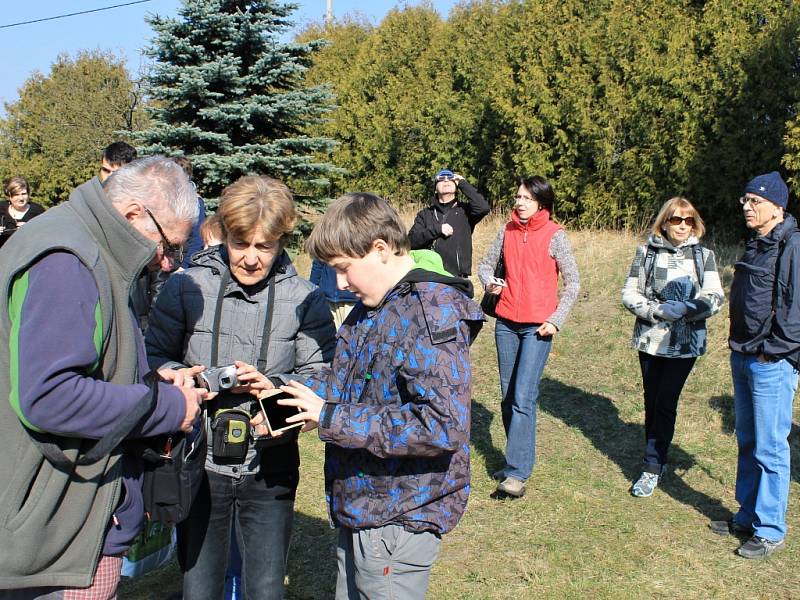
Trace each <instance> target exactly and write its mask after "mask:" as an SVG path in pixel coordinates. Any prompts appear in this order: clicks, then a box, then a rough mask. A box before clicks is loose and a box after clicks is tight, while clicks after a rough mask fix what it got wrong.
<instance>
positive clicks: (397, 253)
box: [279, 193, 484, 600]
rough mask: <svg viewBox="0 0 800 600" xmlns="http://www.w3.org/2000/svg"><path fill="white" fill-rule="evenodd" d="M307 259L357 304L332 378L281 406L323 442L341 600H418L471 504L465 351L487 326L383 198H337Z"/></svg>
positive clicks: (460, 282)
mask: <svg viewBox="0 0 800 600" xmlns="http://www.w3.org/2000/svg"><path fill="white" fill-rule="evenodd" d="M306 248H307V250H308V252H309V254H311V256H312V257H314V258H316V259H318V260H321V261H324V262H326V263H328V264H329V265H330V266H331V267H333V268H334V269H335V270H336V274H337V284H338V285H339V287H340V288H341V289H347V290H350V291H352V292H353V293H355V294H356V296H358V298H359V299H360V302H359V304H357V305H356V306H355V308H354V309H353V311H352V312H351V313H350V315H349V316H348V317H347V319H346V320H345V322H344V324H343V325H342V327H341V329H340V330H339V334H338V339H337V345H336V352H335V355H334V358H333V362H332V363H331V366H330V368H329V369H323V370H322V371H321V372H320V374H319V375H316V376H314V378H313V380H312V381H311V382H310V383H311V387H306V386H303V385H302V384H300V383H297V382H292V384H291V385H288V386H283V387H282V389H283V390H284V391H287V392H289V393H291V394H292V396H294V398H291V399H286V400H280V401H279V402H280V403H282V404H287V405H292V406H297V407H299V408H300V410H301V413H300V414H299V415H298V416H297V417H293V419H294V420H296V421H297V420H305V421H306V424H305V426H304V427H303V430H304V431H307V430H310V429H313V428H315V427H317V426H318V427H319V437H320V439H322V440H323V441H325V442H327V444H326V447H325V488H326V496H327V501H328V506H329V511H330V517H331V520H332V523H333V525H334V526H336V527H338V528H339V543H338V548H337V562H338V579H337V584H336V598H337V600H344V599H353V598H362V599H363V598H370V599H376V598H404V599H413V598H424V597H425V592H426V590H427V587H428V578H429V575H430V569H431V567H432V566H433V562H434V560H435V559H436V556H437V554H438V552H439V543H440V539H441V535H442V534H444V533H447V532H448V531H450V530H451V529H453V527H455V525H456V523H458V520H459V519H460V518H461V515H462V514H463V513H464V509H465V508H466V505H467V498H468V496H469V433H470V396H471V387H472V373H471V368H470V360H469V346H470V343H471V342H472V340H473V339H474V337H475V335H477V333H478V331H479V330H480V328H481V326H482V325H483V320H484V318H483V313H482V312H481V310H480V307H479V306H478V305H477V304H476V303H475V302H473V301H472V300H471V296H472V285H471V284H470V282H469V281H467V280H465V279H460V278H457V277H453V276H451V275H450V274H449V273H447V272H446V271H445V270H444V268H443V267H442V263H441V258H440V257H439V256H438V255H437V254H436V253H434V252H431V251H428V250H420V251H414V252H410V251H409V242H408V237H407V236H406V232H405V228H404V227H403V224H402V222H401V221H400V218H399V217H398V215H397V213H396V212H395V211H394V210H393V209H392V208H391V207H390V206H389V205H388V203H387V202H386V201H385V200H383V199H381V198H378V197H377V196H373V195H371V194H361V193H359V194H347V195H345V196H343V197H341V198H339V199H338V200H337V201H336V202H334V203H333V204H332V205H331V206H330V207H329V209H328V211H327V213H326V214H325V215H324V216H323V218H322V219H321V221H320V222H319V223H318V224H317V226H316V228H315V229H314V231H313V232H312V233H311V236H310V238H309V240H308V242H307V244H306Z"/></svg>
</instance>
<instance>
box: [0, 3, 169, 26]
mask: <svg viewBox="0 0 800 600" xmlns="http://www.w3.org/2000/svg"><path fill="white" fill-rule="evenodd" d="M152 1H153V0H134V1H133V2H125V3H123V4H115V5H113V6H103V7H102V8H93V9H91V10H82V11H80V12H74V13H69V14H66V15H56V16H54V17H44V18H43V19H34V20H33V21H20V22H19V23H8V24H6V25H0V29H8V28H9V27H18V26H19V25H30V24H31V23H41V22H42V21H54V20H55V19H64V18H66V17H75V16H77V15H88V14H89V13H96V12H100V11H102V10H111V9H112V8H120V7H123V6H131V5H132V4H144V3H145V2H152Z"/></svg>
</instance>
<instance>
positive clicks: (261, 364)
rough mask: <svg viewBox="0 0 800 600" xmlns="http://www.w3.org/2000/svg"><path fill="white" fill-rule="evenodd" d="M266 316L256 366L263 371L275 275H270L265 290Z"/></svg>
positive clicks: (265, 364) (273, 297)
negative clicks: (266, 297)
mask: <svg viewBox="0 0 800 600" xmlns="http://www.w3.org/2000/svg"><path fill="white" fill-rule="evenodd" d="M267 294H268V296H269V297H268V299H267V316H266V318H265V319H264V333H263V335H262V336H261V350H259V352H258V361H257V362H256V368H257V369H258V370H259V371H260V372H261V373H263V372H264V370H265V369H266V368H267V352H268V351H269V337H270V335H271V334H272V315H273V313H274V312H275V275H273V276H272V277H270V280H269V290H267Z"/></svg>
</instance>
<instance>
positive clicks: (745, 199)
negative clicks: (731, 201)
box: [739, 196, 767, 206]
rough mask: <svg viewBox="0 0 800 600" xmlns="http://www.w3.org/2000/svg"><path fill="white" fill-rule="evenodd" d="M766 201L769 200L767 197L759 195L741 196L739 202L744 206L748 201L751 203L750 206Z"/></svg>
mask: <svg viewBox="0 0 800 600" xmlns="http://www.w3.org/2000/svg"><path fill="white" fill-rule="evenodd" d="M766 201H767V199H766V198H759V197H758V196H742V197H741V198H739V204H741V205H742V206H744V205H745V204H747V203H748V202H749V203H750V206H758V205H759V204H761V203H762V202H766Z"/></svg>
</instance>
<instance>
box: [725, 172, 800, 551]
mask: <svg viewBox="0 0 800 600" xmlns="http://www.w3.org/2000/svg"><path fill="white" fill-rule="evenodd" d="M788 201H789V190H788V188H787V187H786V184H785V183H784V181H783V179H782V178H781V176H780V174H779V173H778V172H777V171H773V172H771V173H767V174H766V175H759V176H758V177H755V178H754V179H752V180H751V181H750V182H749V183H748V184H747V185H746V186H745V188H744V195H743V196H742V197H741V198H740V199H739V202H740V204H741V205H742V211H743V213H744V214H743V216H744V220H745V224H746V225H747V227H748V229H750V231H751V235H750V237H749V239H748V241H747V245H746V247H745V252H744V255H743V256H742V258H741V259H740V260H739V262H737V263H736V270H735V272H734V275H733V284H732V285H731V298H730V322H731V326H730V336H729V338H728V344H729V346H730V348H731V374H732V376H733V389H734V406H735V409H736V441H737V444H738V447H739V461H738V466H737V471H736V501H737V502H738V503H739V510H738V512H737V513H736V514H735V515H734V516H733V518H732V519H730V520H729V521H712V522H711V529H712V531H714V532H715V533H718V534H720V535H729V534H734V535H739V536H743V537H744V538H746V541H744V543H743V544H742V545H741V546H740V547H739V548H738V549H737V550H736V553H737V554H738V555H739V556H742V557H744V558H762V557H764V556H767V555H769V554H771V553H772V552H774V551H776V550H780V549H781V548H783V547H784V538H785V537H786V506H787V503H788V498H789V481H790V478H791V474H790V470H789V455H790V452H789V441H788V437H789V432H790V431H791V428H792V400H793V398H794V393H795V390H796V389H797V367H798V363H799V362H800V293H798V292H797V291H796V290H798V286H799V285H800V235H798V228H797V221H796V220H795V218H794V217H793V216H792V215H790V214H789V213H787V212H786V205H787V203H788Z"/></svg>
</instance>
